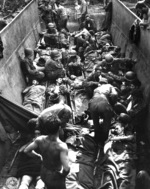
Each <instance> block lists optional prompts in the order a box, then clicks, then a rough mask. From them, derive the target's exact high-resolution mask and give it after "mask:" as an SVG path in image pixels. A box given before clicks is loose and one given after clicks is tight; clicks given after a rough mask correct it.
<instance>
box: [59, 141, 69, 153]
mask: <svg viewBox="0 0 150 189" xmlns="http://www.w3.org/2000/svg"><path fill="white" fill-rule="evenodd" d="M59 147H60V149H61V150H62V151H68V146H67V144H66V143H65V142H62V141H61V140H60V141H59Z"/></svg>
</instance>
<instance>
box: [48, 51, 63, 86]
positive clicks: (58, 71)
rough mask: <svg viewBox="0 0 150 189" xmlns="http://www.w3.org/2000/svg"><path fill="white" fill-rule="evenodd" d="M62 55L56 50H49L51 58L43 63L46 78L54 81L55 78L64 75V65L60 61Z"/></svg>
mask: <svg viewBox="0 0 150 189" xmlns="http://www.w3.org/2000/svg"><path fill="white" fill-rule="evenodd" d="M61 58H62V55H61V53H60V52H59V51H58V50H53V51H52V52H51V58H50V59H48V60H47V62H46V64H45V75H46V77H47V79H48V80H50V81H52V82H55V81H56V79H58V78H62V77H64V76H65V71H64V67H63V65H62V63H61Z"/></svg>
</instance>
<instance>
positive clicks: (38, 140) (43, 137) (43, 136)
mask: <svg viewBox="0 0 150 189" xmlns="http://www.w3.org/2000/svg"><path fill="white" fill-rule="evenodd" d="M46 138H47V136H45V135H41V136H39V137H37V138H36V139H35V142H37V143H38V142H42V141H43V140H45V139H46Z"/></svg>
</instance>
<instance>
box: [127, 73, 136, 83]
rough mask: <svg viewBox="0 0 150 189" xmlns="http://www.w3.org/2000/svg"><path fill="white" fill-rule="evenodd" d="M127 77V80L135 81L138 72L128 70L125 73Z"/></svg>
mask: <svg viewBox="0 0 150 189" xmlns="http://www.w3.org/2000/svg"><path fill="white" fill-rule="evenodd" d="M125 79H126V80H127V81H134V80H135V79H136V74H135V73H134V72H133V71H128V72H126V74H125Z"/></svg>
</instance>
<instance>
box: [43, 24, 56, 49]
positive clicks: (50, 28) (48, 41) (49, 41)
mask: <svg viewBox="0 0 150 189" xmlns="http://www.w3.org/2000/svg"><path fill="white" fill-rule="evenodd" d="M44 42H45V46H46V47H58V31H57V29H56V27H55V24H54V23H52V22H50V23H48V25H47V32H46V33H45V34H44Z"/></svg>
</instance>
